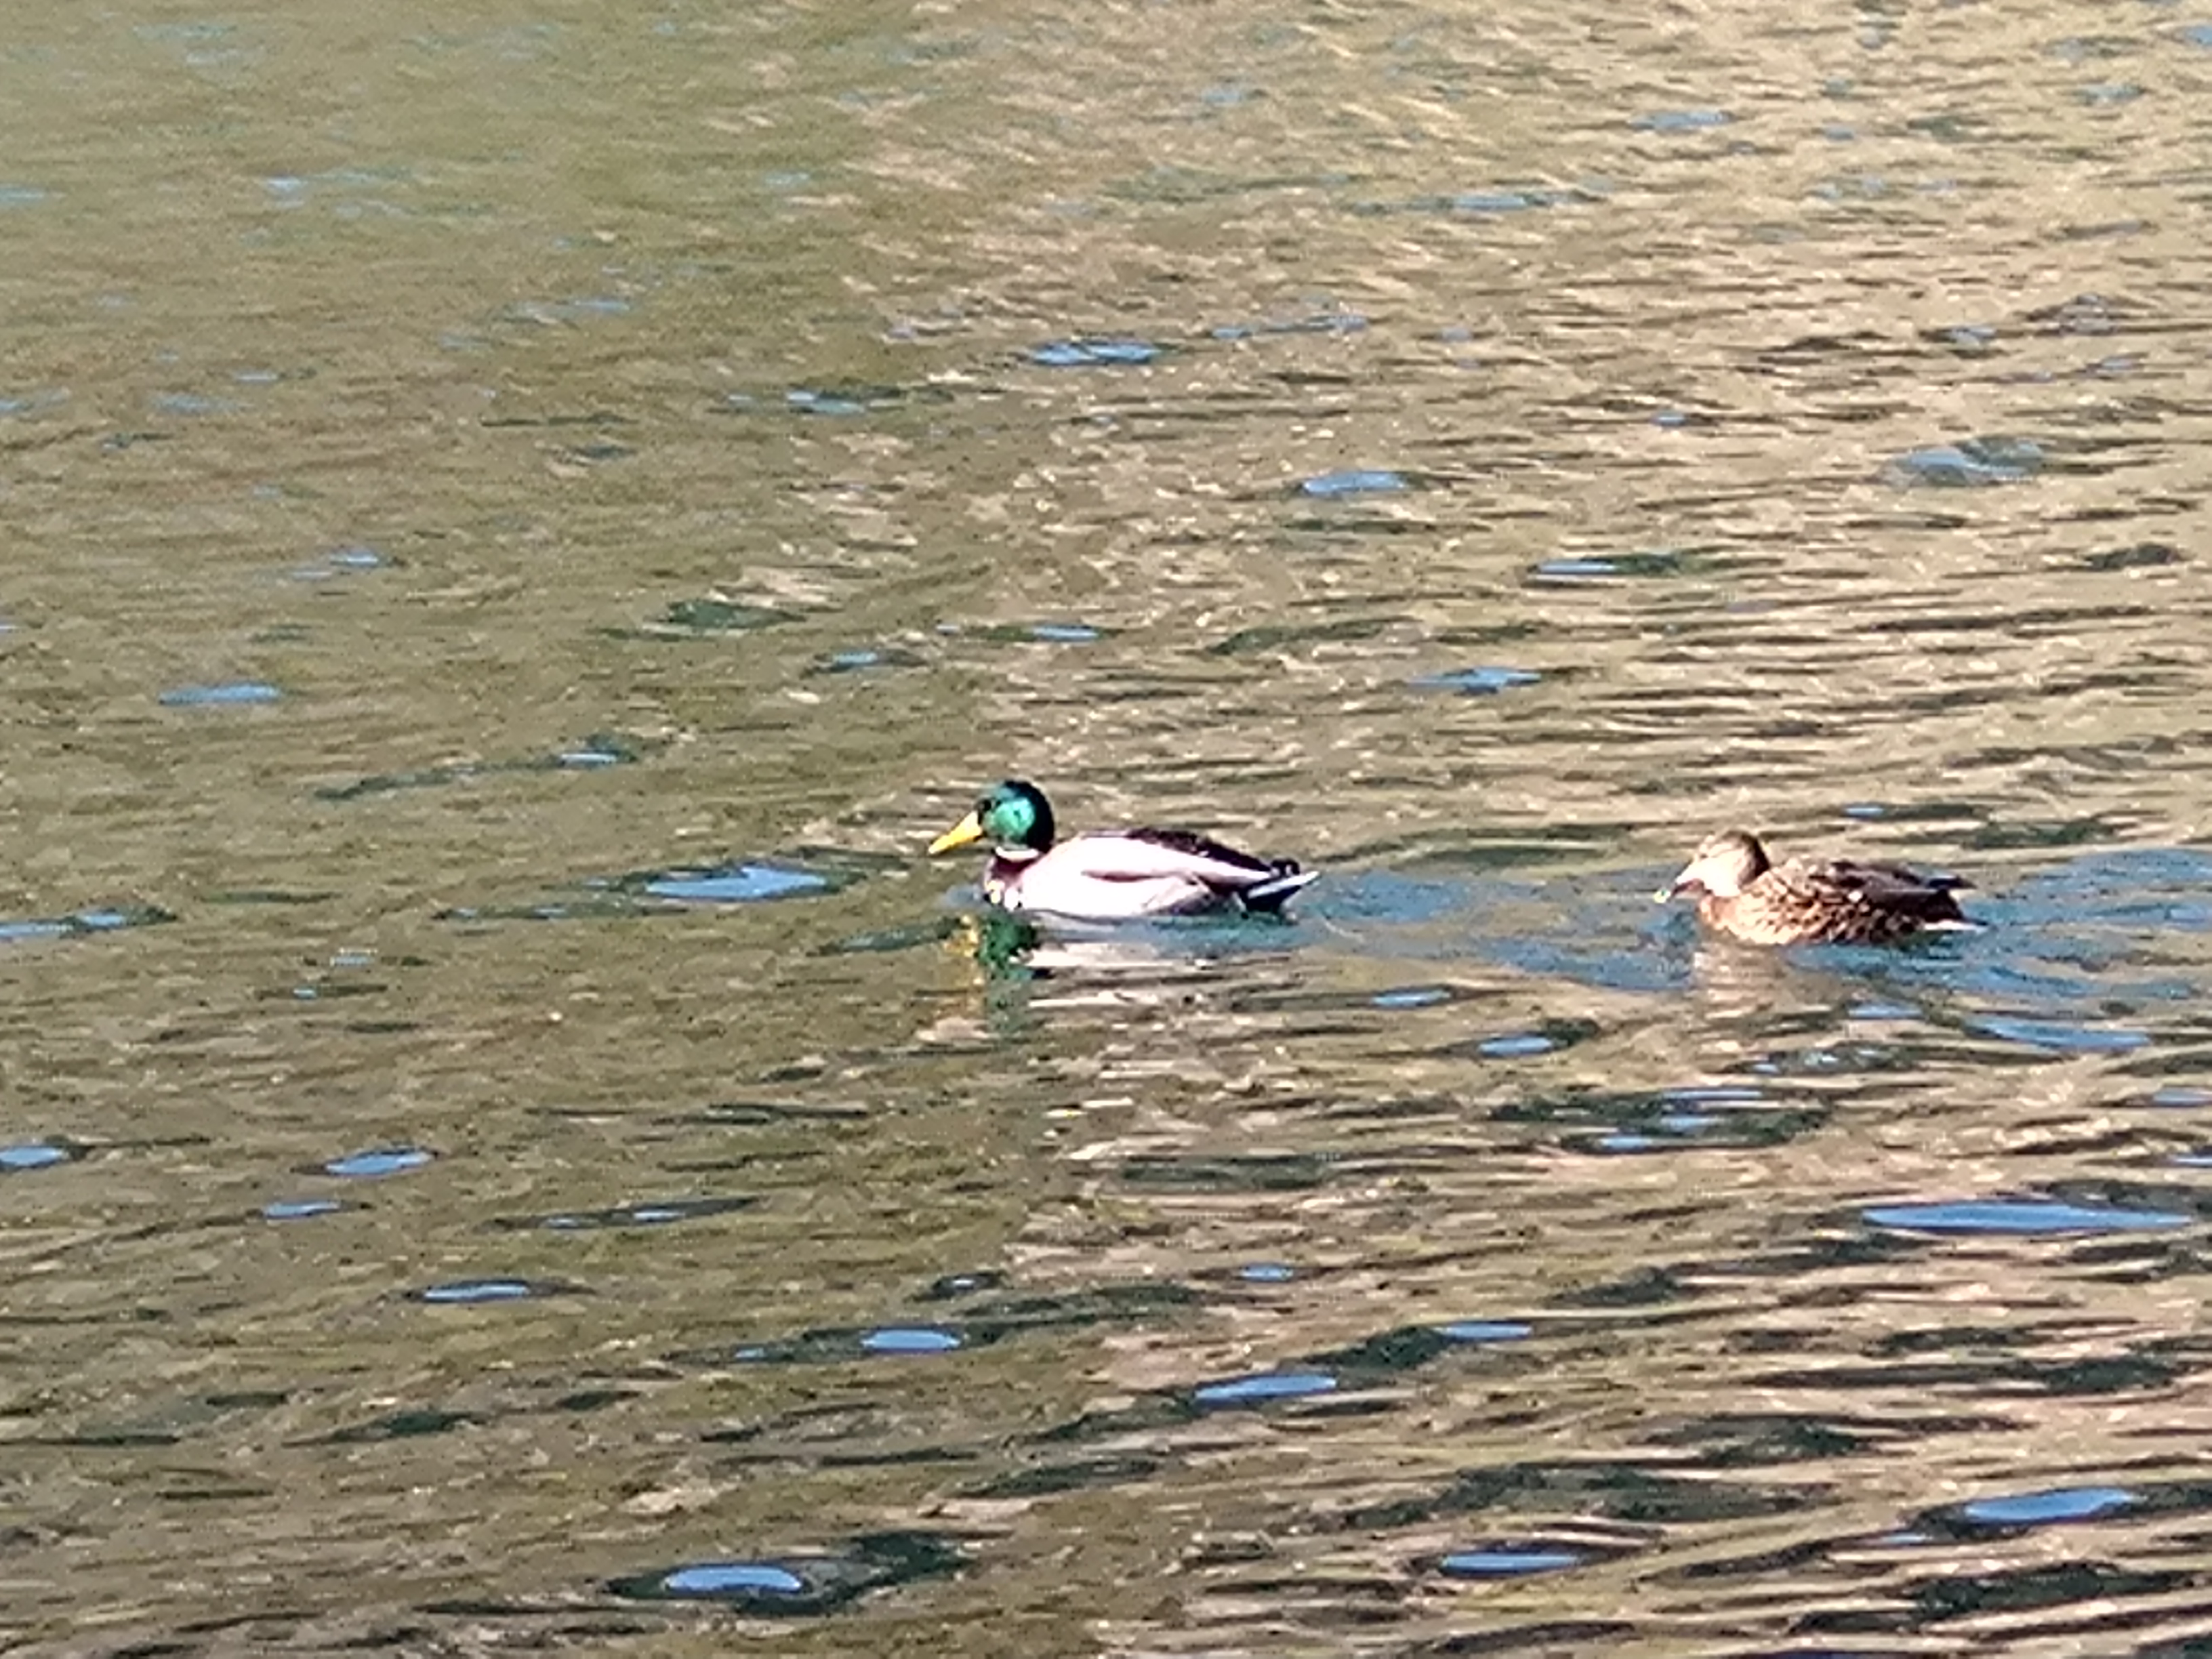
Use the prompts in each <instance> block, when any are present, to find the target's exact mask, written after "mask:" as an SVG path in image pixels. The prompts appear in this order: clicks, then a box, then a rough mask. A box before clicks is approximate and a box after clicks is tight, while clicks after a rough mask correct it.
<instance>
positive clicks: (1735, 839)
mask: <svg viewBox="0 0 2212 1659" xmlns="http://www.w3.org/2000/svg"><path fill="white" fill-rule="evenodd" d="M1768 868H1769V866H1768V863H1767V858H1766V849H1765V848H1764V847H1761V846H1760V845H1759V837H1758V836H1754V835H1752V834H1751V833H1749V832H1748V831H1747V830H1742V829H1723V830H1722V831H1721V832H1720V834H1718V835H1717V836H1706V837H1705V840H1703V841H1701V842H1699V843H1698V850H1697V851H1696V852H1695V853H1693V854H1691V855H1690V861H1689V862H1688V863H1687V864H1686V865H1684V866H1682V872H1681V873H1680V875H1678V876H1676V877H1675V878H1674V880H1673V881H1672V882H1671V883H1669V884H1668V885H1667V886H1666V887H1664V888H1662V890H1660V892H1659V893H1658V895H1657V896H1658V899H1659V902H1661V903H1662V904H1663V903H1665V902H1667V901H1668V899H1670V898H1673V897H1674V896H1677V895H1678V894H1681V893H1705V894H1709V895H1711V896H1712V897H1714V898H1717V899H1732V898H1734V897H1735V896H1736V895H1737V894H1738V893H1741V891H1743V890H1744V889H1745V888H1747V887H1748V886H1750V885H1751V884H1752V883H1753V882H1754V881H1757V880H1758V879H1759V878H1760V877H1761V876H1763V875H1765V873H1766V872H1767V870H1768Z"/></svg>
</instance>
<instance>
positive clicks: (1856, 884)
mask: <svg viewBox="0 0 2212 1659" xmlns="http://www.w3.org/2000/svg"><path fill="white" fill-rule="evenodd" d="M1970 885H1971V883H1968V882H1966V881H1963V880H1961V879H1960V878H1958V877H1956V876H1925V875H1922V874H1921V873H1920V872H1918V871H1917V870H1908V869H1907V868H1905V866H1903V865H1901V864H1861V863H1859V862H1857V860H1851V859H1835V860H1829V861H1827V862H1825V863H1813V862H1809V861H1808V860H1801V859H1791V860H1789V861H1788V862H1787V863H1784V864H1778V865H1777V866H1774V868H1773V869H1771V870H1770V871H1768V872H1767V873H1766V874H1765V876H1763V877H1761V878H1759V882H1758V883H1757V884H1755V889H1754V890H1758V891H1759V896H1761V897H1762V899H1764V900H1765V905H1766V906H1767V907H1770V908H1772V909H1773V910H1775V911H1776V912H1777V913H1778V914H1782V915H1792V916H1794V917H1796V918H1797V919H1798V920H1799V921H1801V923H1802V927H1803V930H1804V936H1806V937H1812V938H1824V939H1889V938H1894V937H1896V936H1897V935H1899V934H1901V933H1911V932H1913V931H1914V930H1915V929H1917V928H1921V927H1939V926H1941V925H1942V924H1944V923H1946V922H1948V923H1954V924H1957V923H1963V922H1964V921H1966V916H1965V915H1964V914H1963V913H1962V912H1961V911H1960V908H1959V902H1958V900H1957V899H1955V898H1954V897H1953V896H1952V893H1953V891H1954V890H1955V889H1958V888H1961V887H1966V886H1970ZM1746 896H1750V894H1749V893H1747V895H1746Z"/></svg>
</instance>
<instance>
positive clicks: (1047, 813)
mask: <svg viewBox="0 0 2212 1659" xmlns="http://www.w3.org/2000/svg"><path fill="white" fill-rule="evenodd" d="M986 837H988V838H989V840H990V842H991V862H990V864H989V865H988V866H986V867H985V869H984V871H983V896H984V897H985V898H987V899H988V900H990V902H992V903H994V904H995V905H998V906H1000V907H1001V908H1005V909H1008V910H1045V911H1049V912H1050V913H1051V914H1053V915H1060V916H1076V917H1085V918H1089V919H1091V920H1092V921H1127V920H1130V919H1133V918H1135V917H1139V916H1190V915H1201V914H1203V913H1204V912H1206V911H1208V910H1230V909H1241V910H1251V911H1259V912H1266V913H1270V914H1272V913H1275V912H1279V911H1280V910H1281V909H1282V908H1283V901H1284V900H1285V899H1287V898H1288V897H1290V896H1291V894H1293V893H1295V892H1297V890H1298V889H1299V888H1301V887H1303V886H1304V885H1305V884H1307V883H1308V882H1310V881H1311V880H1312V879H1313V878H1315V877H1316V876H1317V875H1319V874H1320V873H1321V872H1319V871H1318V870H1301V869H1299V868H1298V866H1297V865H1296V864H1295V863H1293V862H1292V861H1291V860H1289V859H1261V858H1255V857H1253V856H1252V854H1249V853H1240V852H1238V851H1237V849H1236V848H1233V847H1224V846H1223V845H1222V844H1221V843H1220V842H1218V841H1214V840H1212V839H1211V838H1210V837H1208V836H1200V835H1194V834H1193V833H1192V832H1191V831H1189V830H1188V829H1107V830H1094V831H1092V832H1091V833H1090V834H1088V835H1082V836H1072V837H1071V838H1069V839H1068V840H1066V841H1063V842H1054V839H1053V823H1052V807H1051V806H1050V805H1049V804H1048V803H1047V801H1046V800H1045V798H1044V791H1042V789H1040V788H1038V787H1036V785H1035V784H1033V783H1027V782H1024V781H1022V780H1021V779H1019V778H1009V779H1008V780H1007V781H1006V782H1004V783H1001V784H998V785H995V786H994V787H992V788H991V789H989V790H987V791H986V792H985V793H984V794H983V795H982V797H981V799H978V800H977V801H976V803H975V811H972V812H970V813H969V815H968V816H967V817H964V818H963V819H961V820H960V822H959V823H956V824H954V825H953V826H952V827H951V829H947V830H946V831H945V833H944V834H943V835H941V836H939V837H938V838H937V839H936V840H935V841H933V842H930V843H929V850H930V851H931V852H932V853H949V852H951V850H952V849H953V848H956V847H965V846H967V845H968V844H969V842H977V841H981V840H983V839H985V838H986Z"/></svg>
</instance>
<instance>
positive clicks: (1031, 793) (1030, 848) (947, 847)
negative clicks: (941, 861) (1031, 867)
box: [929, 778, 1053, 856]
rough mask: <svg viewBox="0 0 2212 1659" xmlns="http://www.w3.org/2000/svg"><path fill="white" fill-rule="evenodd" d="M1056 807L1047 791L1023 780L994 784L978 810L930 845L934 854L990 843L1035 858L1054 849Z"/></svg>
mask: <svg viewBox="0 0 2212 1659" xmlns="http://www.w3.org/2000/svg"><path fill="white" fill-rule="evenodd" d="M1052 839H1053V823H1052V807H1051V805H1049V804H1048V802H1047V801H1046V799H1045V798H1044V791H1043V790H1042V789H1040V788H1038V787H1036V785H1035V784H1033V783H1030V782H1028V781H1025V780H1024V779H1021V778H1008V779H1007V780H1006V781H1005V782H1004V783H999V784H994V785H992V787H990V788H988V789H987V790H985V791H984V792H983V793H982V794H981V796H980V797H978V798H977V799H976V802H975V811H972V812H970V813H969V815H968V816H967V817H964V818H963V819H961V820H960V822H959V823H956V824H954V825H953V826H952V827H951V829H947V830H946V831H945V833H944V834H943V835H941V836H939V837H938V838H937V839H936V840H935V841H933V842H930V843H929V850H930V851H931V852H933V853H949V852H951V850H952V849H953V848H956V847H965V846H967V845H968V843H969V842H975V841H985V840H987V841H988V842H990V843H991V845H992V846H994V847H996V848H1000V849H1001V850H1002V851H1006V852H1025V853H1028V854H1031V855H1032V856H1034V855H1035V854H1039V853H1043V852H1047V851H1049V850H1050V848H1051V847H1052Z"/></svg>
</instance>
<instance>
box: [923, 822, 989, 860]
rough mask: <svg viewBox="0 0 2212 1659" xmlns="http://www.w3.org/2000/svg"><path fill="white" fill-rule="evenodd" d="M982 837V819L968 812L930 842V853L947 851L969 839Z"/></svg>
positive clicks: (979, 839) (965, 843)
mask: <svg viewBox="0 0 2212 1659" xmlns="http://www.w3.org/2000/svg"><path fill="white" fill-rule="evenodd" d="M982 839H983V823H982V820H981V819H980V818H978V817H976V816H975V814H974V813H973V812H970V813H969V815H968V816H967V817H964V818H963V819H961V820H960V822H959V823H956V824H954V825H953V826H952V827H951V829H947V830H946V831H945V833H944V834H943V835H941V836H939V837H938V838H937V839H936V840H935V841H933V842H930V843H929V850H930V852H931V853H932V854H937V853H949V852H951V850H952V849H953V848H956V847H965V846H966V845H967V844H968V843H969V842H971V841H981V840H982Z"/></svg>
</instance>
